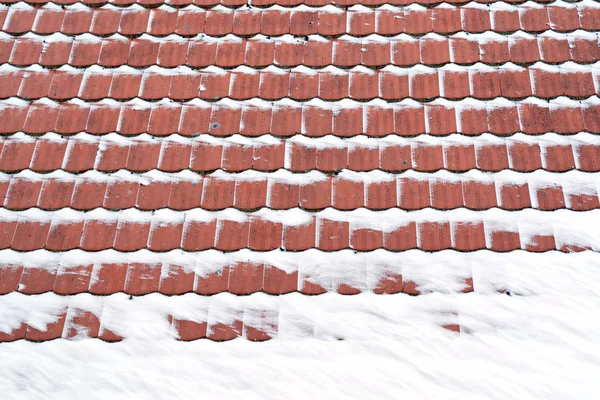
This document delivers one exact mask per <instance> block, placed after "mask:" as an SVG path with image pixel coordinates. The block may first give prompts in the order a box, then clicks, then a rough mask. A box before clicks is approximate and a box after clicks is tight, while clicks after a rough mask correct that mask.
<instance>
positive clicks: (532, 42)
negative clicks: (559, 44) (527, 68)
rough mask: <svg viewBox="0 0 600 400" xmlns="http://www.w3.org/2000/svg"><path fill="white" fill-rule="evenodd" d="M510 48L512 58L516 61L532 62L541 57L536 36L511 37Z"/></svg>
mask: <svg viewBox="0 0 600 400" xmlns="http://www.w3.org/2000/svg"><path fill="white" fill-rule="evenodd" d="M508 49H509V53H510V60H511V61H512V62H515V63H532V62H536V61H539V60H540V59H541V57H540V51H539V46H538V41H537V39H536V38H514V39H512V38H511V39H509V40H508Z"/></svg>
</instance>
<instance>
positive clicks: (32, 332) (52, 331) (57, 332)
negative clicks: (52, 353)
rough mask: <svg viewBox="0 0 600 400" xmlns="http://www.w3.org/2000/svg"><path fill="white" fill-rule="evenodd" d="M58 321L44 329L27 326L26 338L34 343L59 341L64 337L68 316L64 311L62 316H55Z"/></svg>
mask: <svg viewBox="0 0 600 400" xmlns="http://www.w3.org/2000/svg"><path fill="white" fill-rule="evenodd" d="M55 317H56V319H55V320H54V321H52V322H50V323H48V324H46V326H45V327H44V328H42V329H41V330H40V329H37V328H35V327H33V326H31V325H28V326H27V333H26V334H25V338H26V339H27V340H30V341H33V342H43V341H46V340H53V339H58V338H60V337H61V336H62V332H63V329H64V326H65V320H66V318H67V314H66V312H65V311H62V312H61V313H60V314H58V315H56V316H55Z"/></svg>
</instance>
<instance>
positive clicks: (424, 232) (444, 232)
mask: <svg viewBox="0 0 600 400" xmlns="http://www.w3.org/2000/svg"><path fill="white" fill-rule="evenodd" d="M417 229H418V230H419V235H418V238H419V248H420V249H421V250H424V251H440V250H445V249H449V248H451V247H452V241H451V232H450V223H448V222H421V223H419V224H418V227H417Z"/></svg>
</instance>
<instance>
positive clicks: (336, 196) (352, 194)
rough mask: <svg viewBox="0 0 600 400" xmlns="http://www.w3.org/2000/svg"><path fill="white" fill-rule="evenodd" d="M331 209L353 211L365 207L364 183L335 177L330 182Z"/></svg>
mask: <svg viewBox="0 0 600 400" xmlns="http://www.w3.org/2000/svg"><path fill="white" fill-rule="evenodd" d="M332 183H333V189H332V197H333V207H334V208H336V209H338V210H354V209H357V208H360V207H364V206H365V183H364V182H362V181H353V180H350V179H345V178H341V177H336V178H334V179H333V181H332Z"/></svg>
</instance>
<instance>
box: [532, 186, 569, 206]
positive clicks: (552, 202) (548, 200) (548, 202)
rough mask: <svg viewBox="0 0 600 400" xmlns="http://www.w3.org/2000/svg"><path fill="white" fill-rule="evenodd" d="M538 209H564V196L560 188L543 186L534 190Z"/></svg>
mask: <svg viewBox="0 0 600 400" xmlns="http://www.w3.org/2000/svg"><path fill="white" fill-rule="evenodd" d="M535 196H536V197H537V202H538V207H537V208H538V209H540V210H544V211H552V210H558V209H559V208H565V196H564V194H563V190H562V187H561V186H544V187H538V188H536V194H535Z"/></svg>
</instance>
